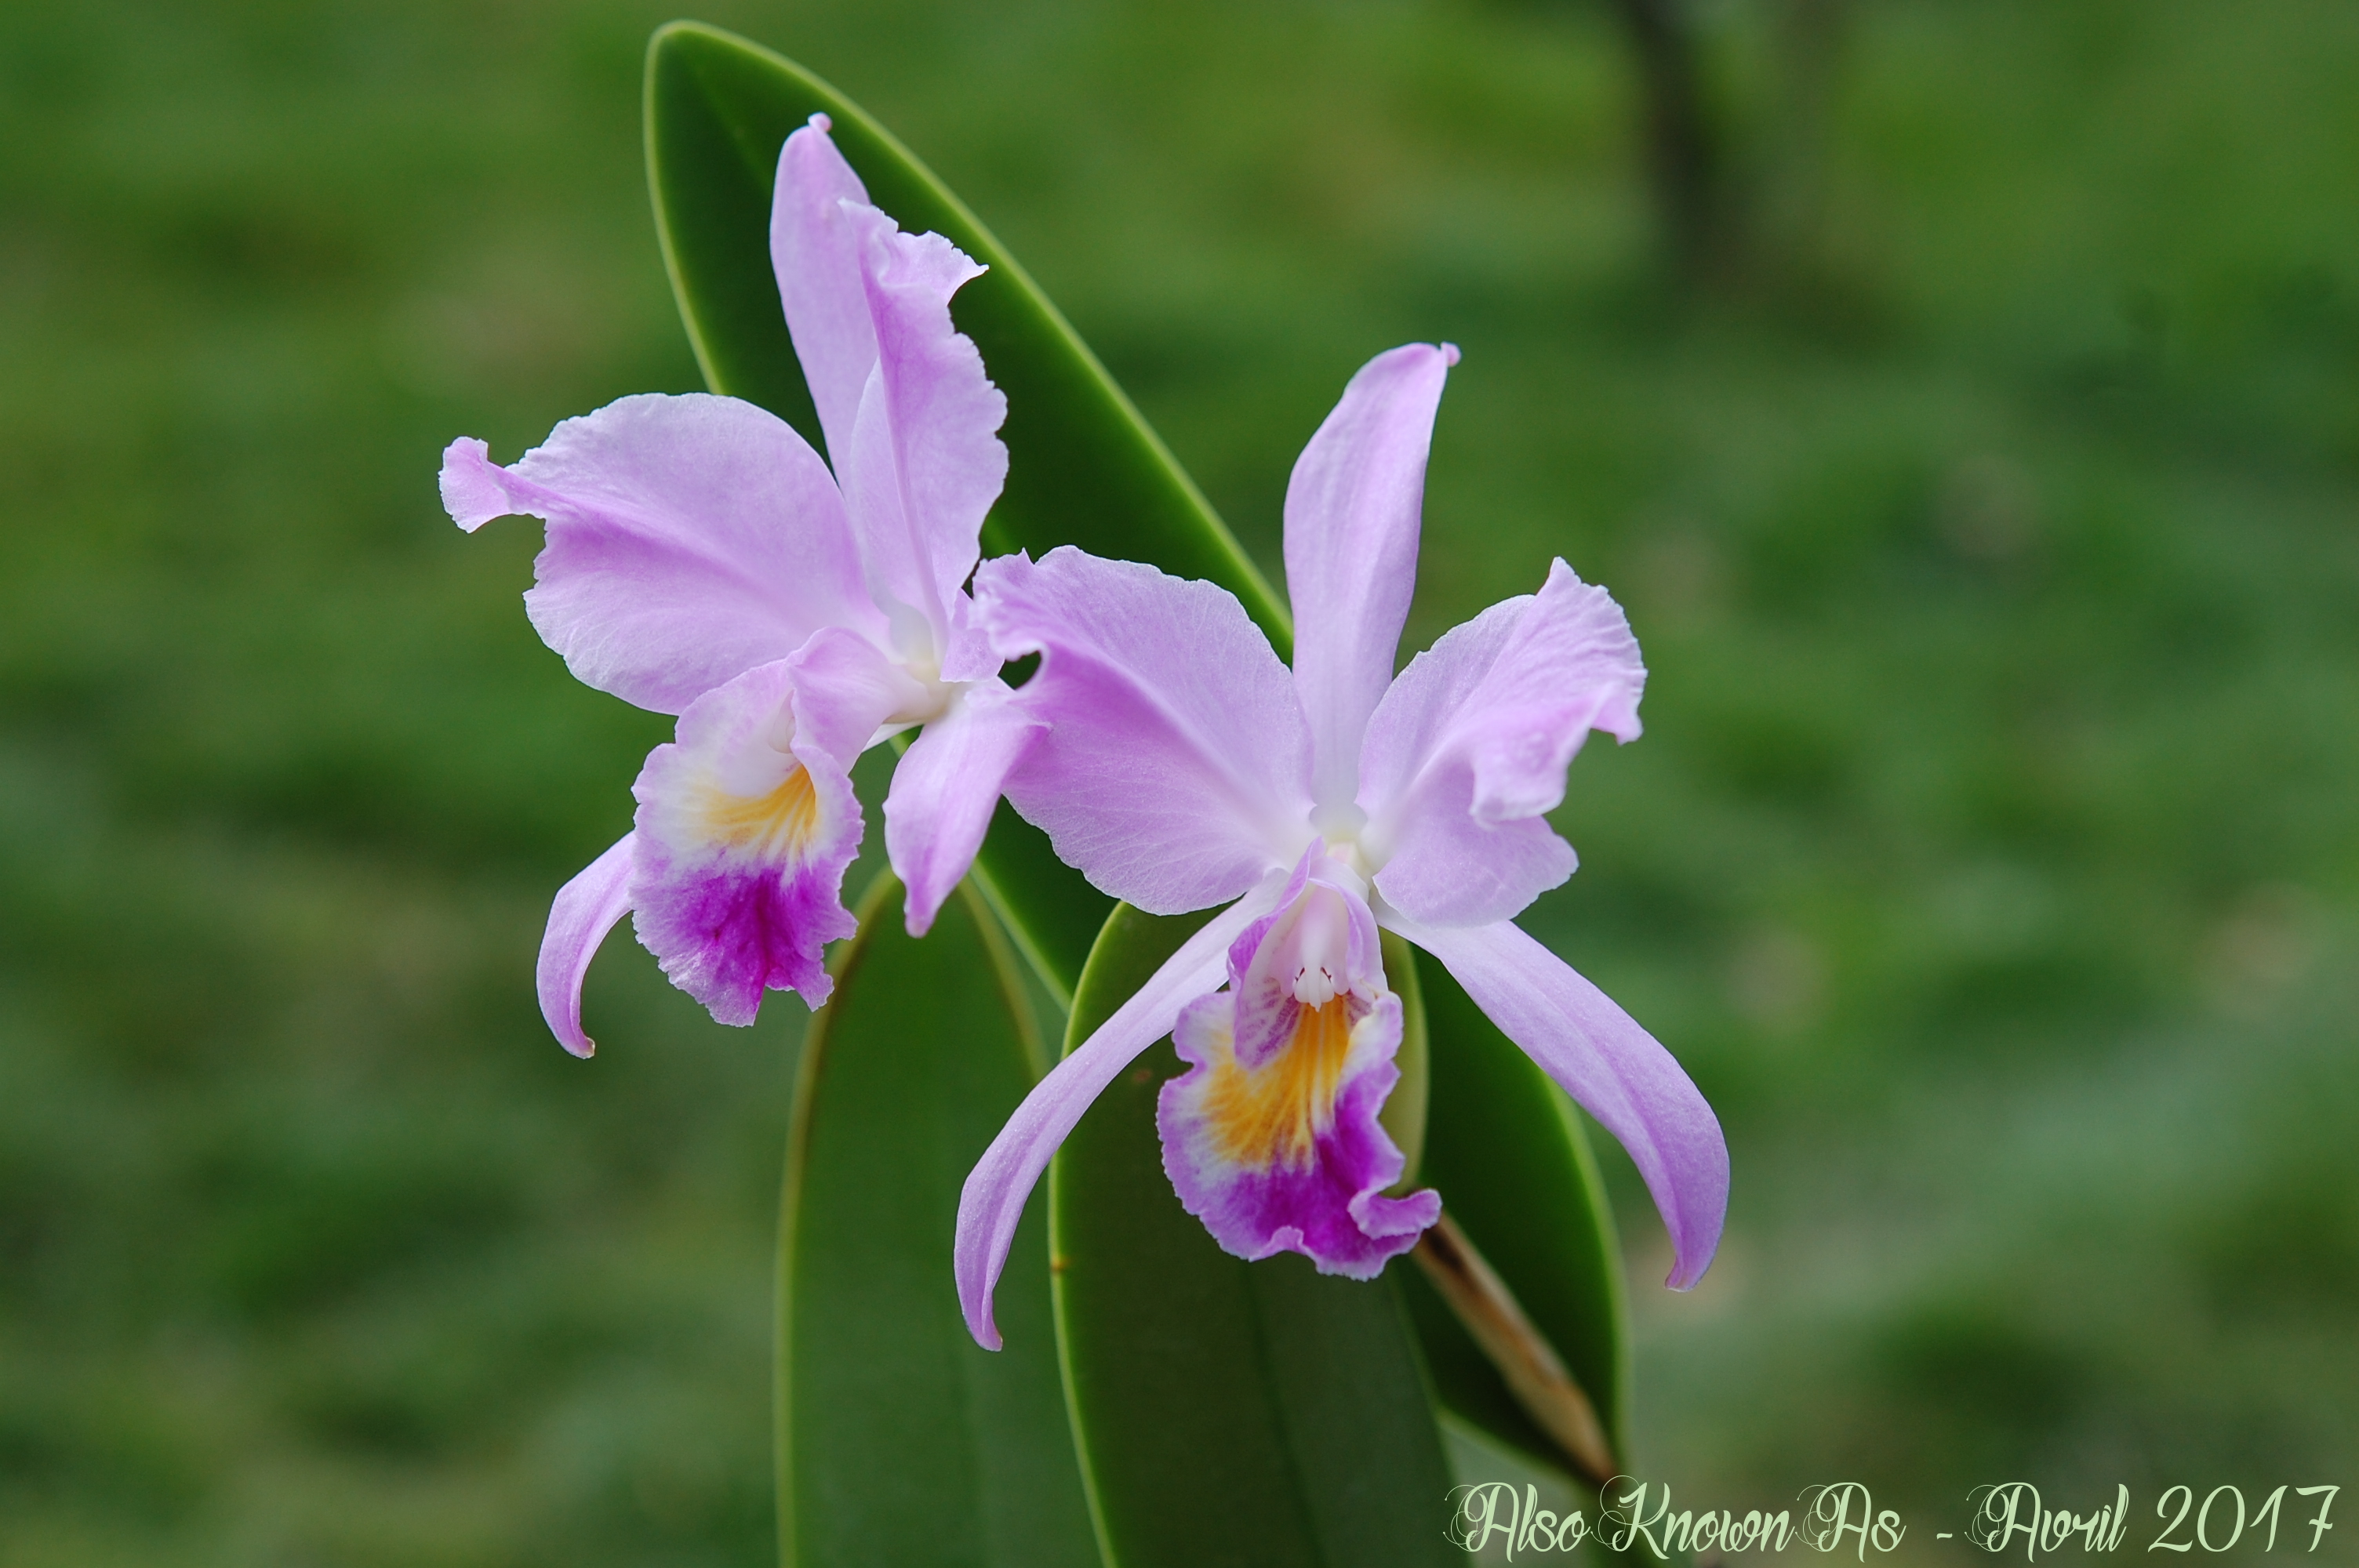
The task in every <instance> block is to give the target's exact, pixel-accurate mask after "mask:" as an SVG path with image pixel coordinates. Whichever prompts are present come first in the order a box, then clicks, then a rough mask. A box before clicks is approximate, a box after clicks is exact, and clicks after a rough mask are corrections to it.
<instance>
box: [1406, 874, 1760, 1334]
mask: <svg viewBox="0 0 2359 1568" xmlns="http://www.w3.org/2000/svg"><path fill="white" fill-rule="evenodd" d="M1385 924H1386V925H1389V926H1391V927H1392V929H1394V930H1395V931H1397V932H1399V933H1400V934H1401V935H1403V936H1406V937H1407V938H1408V939H1409V940H1410V941H1411V942H1414V943H1416V944H1417V945H1418V946H1420V947H1422V948H1424V949H1425V950H1426V951H1427V952H1429V953H1430V954H1432V955H1433V956H1434V957H1437V958H1439V959H1440V960H1441V965H1442V968H1446V969H1448V970H1449V971H1450V972H1451V975H1452V976H1454V977H1455V978H1456V979H1457V980H1458V983H1459V984H1460V985H1462V986H1464V987H1465V988H1466V994H1467V995H1468V996H1470V997H1472V998H1473V1000H1474V1005H1475V1006H1477V1007H1479V1008H1481V1009H1482V1010H1483V1011H1484V1012H1485V1013H1486V1014H1488V1015H1489V1017H1490V1019H1491V1022H1494V1023H1495V1024H1497V1025H1498V1026H1499V1028H1500V1030H1501V1031H1502V1032H1503V1033H1505V1034H1506V1036H1507V1038H1508V1039H1510V1040H1512V1041H1514V1042H1515V1043H1516V1044H1517V1045H1520V1046H1522V1047H1523V1049H1524V1051H1525V1052H1526V1054H1528V1055H1529V1056H1530V1057H1531V1058H1532V1060H1533V1061H1535V1062H1538V1064H1539V1065H1540V1067H1541V1069H1542V1070H1543V1071H1545V1072H1546V1073H1547V1074H1548V1076H1549V1077H1551V1078H1554V1079H1555V1080H1556V1081H1557V1082H1558V1083H1559V1084H1560V1085H1562V1086H1563V1087H1564V1090H1565V1092H1566V1093H1567V1094H1569V1095H1571V1096H1572V1098H1574V1099H1576V1100H1578V1101H1580V1102H1581V1104H1582V1107H1583V1108H1586V1109H1587V1110H1588V1112H1589V1113H1590V1114H1591V1115H1592V1116H1593V1117H1595V1118H1596V1119H1598V1121H1599V1122H1601V1123H1602V1124H1603V1126H1604V1128H1605V1130H1607V1131H1608V1132H1611V1133H1612V1134H1614V1137H1616V1138H1618V1139H1620V1140H1621V1141H1622V1147H1623V1148H1625V1149H1626V1150H1628V1151H1629V1152H1630V1159H1631V1161H1632V1162H1634V1163H1635V1164H1636V1166H1637V1167H1638V1173H1639V1174H1640V1175H1641V1176H1643V1177H1645V1178H1646V1182H1647V1191H1648V1192H1649V1193H1651V1194H1653V1195H1654V1199H1655V1206H1656V1208H1658V1210H1660V1211H1661V1212H1662V1216H1663V1224H1664V1225H1665V1226H1666V1227H1669V1230H1670V1233H1671V1247H1672V1249H1673V1254H1674V1258H1675V1261H1674V1263H1673V1266H1672V1269H1671V1277H1670V1279H1669V1281H1666V1282H1667V1283H1668V1284H1669V1286H1670V1287H1671V1289H1673V1290H1675V1291H1684V1290H1686V1289H1688V1288H1689V1287H1690V1286H1691V1285H1693V1284H1694V1283H1695V1282H1696V1281H1698V1280H1700V1279H1701V1278H1702V1277H1703V1271H1704V1270H1705V1269H1706V1268H1707V1267H1709V1266H1710V1265H1711V1263H1712V1252H1713V1251H1714V1249H1717V1248H1718V1247H1719V1245H1720V1227H1721V1222H1722V1220H1723V1218H1724V1217H1726V1214H1727V1211H1728V1144H1727V1142H1726V1141H1725V1140H1724V1139H1723V1138H1722V1136H1721V1131H1720V1119H1719V1118H1717V1117H1715V1116H1714V1115H1712V1107H1711V1106H1709V1105H1707V1104H1705V1103H1704V1098H1703V1095H1702V1092H1701V1091H1700V1090H1699V1089H1698V1088H1697V1087H1695V1084H1694V1082H1693V1081H1692V1080H1691V1079H1690V1078H1689V1076H1687V1073H1686V1071H1685V1070H1684V1069H1682V1068H1681V1067H1680V1065H1679V1063H1678V1062H1677V1061H1676V1060H1674V1059H1673V1058H1672V1056H1671V1054H1670V1053H1669V1051H1666V1050H1664V1049H1663V1047H1662V1046H1661V1044H1658V1042H1657V1041H1656V1039H1655V1037H1654V1036H1653V1035H1651V1034H1649V1033H1647V1032H1646V1030H1645V1029H1643V1028H1641V1027H1640V1026H1639V1024H1638V1023H1637V1022H1636V1020H1635V1019H1633V1018H1632V1017H1631V1016H1630V1015H1629V1014H1628V1013H1626V1012H1625V1011H1622V1010H1621V1009H1620V1008H1619V1007H1616V1006H1615V1005H1614V1000H1613V999H1612V998H1610V997H1608V996H1607V995H1606V994H1605V993H1604V992H1603V991H1601V990H1599V989H1597V988H1596V987H1595V986H1593V985H1591V984H1590V983H1589V982H1588V981H1587V980H1585V979H1582V978H1581V976H1580V975H1578V974H1576V973H1574V972H1573V970H1572V968H1571V967H1570V966H1568V965H1567V964H1566V963H1565V962H1564V960H1563V959H1561V958H1560V957H1557V956H1556V955H1555V954H1553V953H1551V952H1549V950H1548V949H1547V948H1545V947H1543V946H1540V945H1539V944H1538V942H1535V941H1533V940H1532V939H1531V937H1529V936H1527V935H1525V934H1524V933H1523V931H1522V930H1520V929H1519V928H1517V926H1515V925H1510V924H1508V923H1506V922H1505V921H1502V922H1500V923H1499V924H1498V925H1484V926H1479V927H1474V928H1471V929H1469V928H1452V927H1440V926H1420V925H1415V924H1412V923H1410V922H1408V921H1403V920H1400V919H1397V918H1392V919H1387V920H1386V923H1385Z"/></svg>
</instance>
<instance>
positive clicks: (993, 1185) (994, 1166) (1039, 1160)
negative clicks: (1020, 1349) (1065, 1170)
mask: <svg viewBox="0 0 2359 1568" xmlns="http://www.w3.org/2000/svg"><path fill="white" fill-rule="evenodd" d="M1279 885H1280V883H1279V879H1278V878H1277V877H1276V876H1271V877H1269V878H1267V879H1266V881H1264V882H1263V883H1262V885H1261V886H1260V887H1258V888H1256V890H1254V891H1253V892H1250V893H1248V894H1247V895H1246V896H1245V897H1244V898H1242V899H1240V900H1238V901H1237V902H1236V903H1234V904H1232V905H1230V906H1229V907H1228V908H1227V909H1224V910H1223V911H1222V912H1221V913H1220V914H1216V915H1214V916H1212V919H1211V920H1210V921H1208V922H1206V923H1205V924H1204V925H1203V926H1202V928H1201V929H1200V930H1199V931H1197V933H1196V934H1195V935H1192V936H1190V937H1189V938H1188V940H1187V941H1186V942H1184V943H1182V944H1181V945H1180V950H1179V951H1178V952H1176V953H1174V954H1172V955H1171V957H1169V958H1167V959H1165V960H1164V962H1163V966H1162V968H1158V969H1157V970H1156V971H1155V973H1154V975H1153V976H1151V977H1150V978H1149V979H1147V983H1146V984H1145V985H1143V986H1141V987H1139V988H1138V989H1137V990H1136V992H1135V993H1133V995H1132V996H1131V999H1130V1000H1128V1001H1126V1002H1124V1003H1123V1004H1122V1006H1121V1007H1119V1008H1117V1009H1115V1010H1114V1015H1113V1016H1112V1017H1110V1018H1108V1019H1107V1020H1106V1021H1105V1022H1103V1023H1102V1024H1100V1025H1099V1026H1098V1028H1097V1030H1096V1032H1095V1033H1093V1034H1091V1036H1090V1037H1089V1038H1088V1039H1087V1040H1084V1041H1082V1044H1080V1045H1079V1046H1077V1047H1075V1048H1074V1049H1073V1050H1072V1051H1071V1052H1069V1053H1067V1054H1066V1056H1065V1059H1064V1060H1063V1061H1061V1062H1060V1063H1058V1064H1057V1065H1056V1066H1055V1068H1054V1069H1052V1070H1051V1071H1050V1072H1049V1076H1047V1077H1045V1078H1043V1079H1041V1080H1040V1082H1039V1083H1038V1086H1036V1087H1034V1088H1033V1090H1032V1092H1031V1093H1030V1094H1028V1095H1027V1096H1025V1097H1024V1103H1023V1104H1022V1105H1020V1106H1018V1107H1016V1114H1015V1115H1014V1116H1011V1117H1009V1118H1008V1119H1007V1125H1006V1126H1005V1127H1003V1128H1001V1129H1000V1130H999V1136H998V1137H996V1138H995V1139H993V1140H992V1141H991V1147H990V1148H988V1149H986V1150H984V1153H983V1158H982V1159H981V1160H979V1161H977V1162H975V1167H974V1169H973V1172H971V1173H969V1174H968V1176H967V1179H966V1186H965V1188H964V1189H963V1190H962V1192H961V1193H960V1194H959V1212H958V1236H957V1239H956V1241H955V1243H954V1244H953V1247H952V1249H951V1257H952V1263H953V1265H954V1268H955V1270H956V1273H957V1277H958V1293H959V1306H960V1308H961V1310H962V1311H963V1312H964V1313H965V1314H966V1326H967V1331H968V1332H969V1333H970V1334H973V1336H974V1338H975V1343H976V1344H978V1345H981V1346H984V1348H985V1349H987V1350H996V1349H998V1348H999V1344H1000V1341H999V1330H998V1328H997V1327H996V1326H995V1325H994V1324H993V1323H992V1320H991V1292H992V1288H993V1287H994V1286H995V1285H996V1284H997V1283H998V1281H999V1271H1000V1269H1001V1268H1002V1267H1003V1266H1004V1265H1005V1264H1006V1261H1007V1249H1008V1245H1009V1243H1010V1242H1012V1241H1013V1240H1014V1239H1015V1238H1016V1222H1017V1221H1018V1220H1020V1219H1021V1218H1023V1217H1024V1202H1025V1200H1026V1199H1027V1197H1029V1196H1030V1195H1031V1193H1032V1188H1033V1186H1034V1185H1035V1184H1037V1183H1038V1181H1039V1179H1040V1173H1041V1172H1042V1171H1045V1170H1047V1169H1048V1168H1049V1159H1050V1158H1051V1157H1052V1156H1054V1155H1055V1153H1056V1152H1057V1146H1058V1145H1059V1144H1060V1143H1062V1142H1063V1141H1065V1135H1066V1134H1067V1133H1069V1132H1071V1131H1072V1130H1073V1127H1074V1124H1075V1123H1077V1122H1079V1121H1080V1120H1081V1119H1082V1113H1083V1112H1084V1111H1086V1110H1088V1109H1089V1108H1090V1106H1091V1104H1092V1102H1093V1101H1094V1100H1096V1098H1098V1096H1099V1095H1100V1094H1102V1093H1103V1092H1104V1090H1105V1087H1106V1086H1107V1085H1108V1084H1110V1083H1112V1082H1114V1078H1115V1077H1116V1076H1117V1075H1119V1074H1120V1073H1121V1072H1122V1070H1123V1069H1124V1068H1125V1067H1127V1066H1129V1065H1130V1064H1131V1063H1132V1062H1134V1061H1136V1060H1137V1058H1138V1054H1139V1053H1140V1052H1142V1051H1144V1050H1146V1049H1147V1047H1148V1046H1150V1045H1152V1044H1155V1043H1156V1042H1157V1041H1158V1040H1160V1039H1162V1038H1163V1037H1164V1036H1165V1035H1167V1034H1169V1033H1171V1027H1172V1025H1173V1024H1174V1023H1175V1022H1178V1021H1179V1017H1180V1009H1181V1008H1183V1007H1185V1006H1187V1005H1188V1003H1190V1001H1193V1000H1195V999H1196V998H1198V997H1200V996H1203V995H1205V994H1207V993H1208V992H1210V991H1211V990H1212V989H1213V988H1215V987H1216V986H1218V985H1219V984H1220V983H1221V977H1222V974H1223V967H1224V966H1225V964H1226V962H1227V955H1226V949H1227V947H1228V945H1229V943H1230V941H1231V940H1232V939H1233V938H1234V937H1235V935H1236V934H1237V933H1238V932H1239V931H1241V930H1243V929H1244V928H1245V926H1246V925H1250V924H1251V923H1252V922H1253V921H1254V920H1256V918H1258V917H1259V916H1261V915H1262V914H1266V913H1267V912H1268V910H1269V909H1270V907H1271V906H1272V904H1273V903H1275V902H1276V899H1277V890H1278V887H1279Z"/></svg>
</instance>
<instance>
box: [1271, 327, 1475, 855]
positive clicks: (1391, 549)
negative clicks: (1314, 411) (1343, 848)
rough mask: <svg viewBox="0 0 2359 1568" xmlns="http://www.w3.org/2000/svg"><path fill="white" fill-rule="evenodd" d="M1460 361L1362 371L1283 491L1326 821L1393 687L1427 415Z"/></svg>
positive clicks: (1372, 366) (1303, 674) (1406, 357)
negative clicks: (1380, 701) (1374, 717)
mask: <svg viewBox="0 0 2359 1568" xmlns="http://www.w3.org/2000/svg"><path fill="white" fill-rule="evenodd" d="M1457 362H1458V351H1457V350H1456V349H1455V348H1453V347H1451V346H1450V345H1449V344H1446V343H1445V344H1443V345H1442V346H1441V347H1440V348H1436V347H1434V346H1433V345H1431V344H1430V343H1408V344H1404V345H1403V346H1402V347H1400V348H1397V349H1393V350H1391V351H1387V352H1385V353H1381V354H1378V355H1377V356H1376V357H1375V359H1373V360H1370V361H1369V362H1367V363H1366V364H1365V365H1364V366H1362V367H1361V369H1360V372H1359V373H1358V374H1356V375H1354V376H1353V378H1352V380H1351V384H1349V385H1348V386H1346V387H1344V389H1343V400H1342V401H1341V402H1339V403H1338V404H1336V405H1335V410H1334V412H1333V413H1332V414H1330V415H1328V416H1327V418H1326V422H1325V423H1323V424H1321V426H1320V427H1319V429H1318V432H1317V433H1316V434H1315V435H1313V436H1312V437H1311V438H1310V445H1309V446H1307V447H1305V448H1303V449H1302V456H1301V457H1300V458H1299V459H1297V460H1296V461H1295V464H1294V476H1293V478H1292V480H1291V481H1289V482H1288V485H1287V488H1286V590H1287V594H1288V597H1289V598H1290V599H1291V600H1293V601H1294V685H1295V689H1296V690H1297V691H1298V692H1299V693H1300V694H1301V698H1302V711H1303V715H1304V717H1305V719H1308V720H1309V723H1310V743H1311V752H1312V755H1313V758H1314V762H1313V768H1314V775H1313V776H1314V781H1315V783H1314V788H1313V794H1314V795H1316V796H1317V798H1318V801H1319V805H1320V807H1321V810H1322V812H1327V813H1334V812H1338V811H1347V810H1348V809H1349V808H1350V806H1352V804H1353V795H1354V794H1355V793H1356V791H1355V781H1356V779H1357V776H1358V767H1359V761H1360V739H1361V736H1362V734H1363V733H1364V731H1365V730H1366V729H1367V725H1368V716H1369V715H1370V714H1371V713H1373V712H1375V708H1376V703H1377V701H1378V699H1380V698H1381V697H1383V696H1384V695H1385V688H1386V687H1387V686H1389V685H1390V684H1391V683H1392V678H1393V655H1394V653H1395V651H1396V650H1397V648H1398V647H1399V645H1400V634H1401V627H1402V625H1403V624H1404V623H1405V622H1407V621H1408V605H1409V596H1410V594H1411V593H1412V592H1413V591H1414V590H1415V589H1416V587H1417V536H1418V521H1419V512H1420V510H1421V508H1422V507H1423V505H1424V500H1425V460H1426V453H1427V450H1428V449H1429V448H1430V445H1431V443H1432V438H1433V415H1434V409H1435V408H1436V406H1438V405H1439V404H1440V400H1441V384H1442V380H1443V378H1444V377H1445V376H1446V375H1447V374H1448V373H1449V369H1450V367H1451V365H1453V364H1455V363H1457ZM1352 826H1354V827H1356V826H1357V824H1356V823H1353V824H1352Z"/></svg>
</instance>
